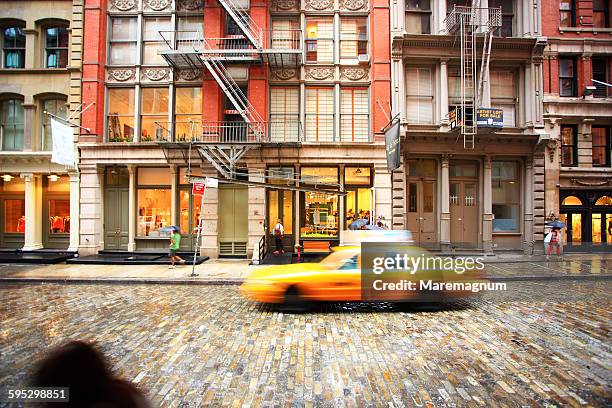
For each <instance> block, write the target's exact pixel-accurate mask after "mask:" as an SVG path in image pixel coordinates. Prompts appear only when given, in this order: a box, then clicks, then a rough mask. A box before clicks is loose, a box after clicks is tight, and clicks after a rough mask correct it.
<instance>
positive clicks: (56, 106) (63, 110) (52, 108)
mask: <svg viewBox="0 0 612 408" xmlns="http://www.w3.org/2000/svg"><path fill="white" fill-rule="evenodd" d="M45 112H49V113H51V114H53V115H55V116H58V117H60V118H63V119H66V118H67V117H68V106H67V105H66V99H59V98H54V99H45V100H44V101H42V112H41V113H42V120H41V122H42V149H43V150H52V149H53V139H52V138H51V116H49V115H47V114H45Z"/></svg>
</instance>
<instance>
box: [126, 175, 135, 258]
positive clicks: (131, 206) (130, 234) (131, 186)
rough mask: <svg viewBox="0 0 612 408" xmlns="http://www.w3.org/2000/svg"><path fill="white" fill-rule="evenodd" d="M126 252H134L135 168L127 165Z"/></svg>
mask: <svg viewBox="0 0 612 408" xmlns="http://www.w3.org/2000/svg"><path fill="white" fill-rule="evenodd" d="M127 168H128V174H129V176H130V182H129V190H128V207H129V209H128V248H127V249H128V251H135V250H136V166H135V165H133V164H128V166H127Z"/></svg>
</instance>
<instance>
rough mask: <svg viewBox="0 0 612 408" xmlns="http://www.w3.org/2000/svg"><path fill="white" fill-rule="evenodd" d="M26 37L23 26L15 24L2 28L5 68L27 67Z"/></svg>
mask: <svg viewBox="0 0 612 408" xmlns="http://www.w3.org/2000/svg"><path fill="white" fill-rule="evenodd" d="M25 43H26V37H25V33H24V32H23V27H20V26H13V27H5V28H3V29H2V62H3V67H4V68H24V67H25Z"/></svg>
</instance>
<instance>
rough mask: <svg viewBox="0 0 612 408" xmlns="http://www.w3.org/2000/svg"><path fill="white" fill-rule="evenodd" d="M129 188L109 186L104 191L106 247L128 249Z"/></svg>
mask: <svg viewBox="0 0 612 408" xmlns="http://www.w3.org/2000/svg"><path fill="white" fill-rule="evenodd" d="M128 208H129V189H128V188H127V187H107V188H106V189H105V191H104V249H115V250H123V251H126V250H127V246H128V242H129V237H128V225H129V221H128V219H129V217H128Z"/></svg>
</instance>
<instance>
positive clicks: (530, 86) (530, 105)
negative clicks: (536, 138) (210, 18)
mask: <svg viewBox="0 0 612 408" xmlns="http://www.w3.org/2000/svg"><path fill="white" fill-rule="evenodd" d="M534 85H535V84H534V81H533V70H532V63H531V60H529V61H527V63H526V64H525V81H524V87H525V109H524V110H523V112H525V125H526V126H533V113H534V110H535V103H534V98H533V94H534V92H535V89H534Z"/></svg>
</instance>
